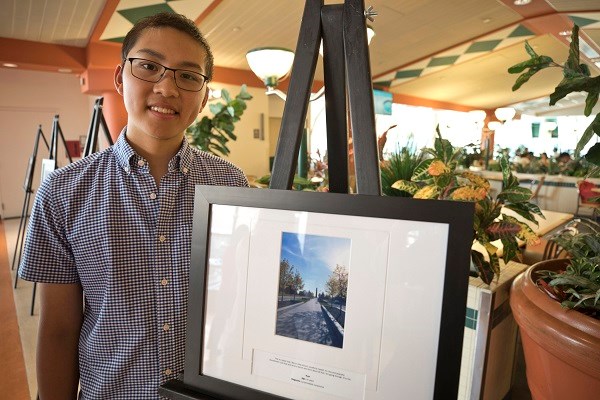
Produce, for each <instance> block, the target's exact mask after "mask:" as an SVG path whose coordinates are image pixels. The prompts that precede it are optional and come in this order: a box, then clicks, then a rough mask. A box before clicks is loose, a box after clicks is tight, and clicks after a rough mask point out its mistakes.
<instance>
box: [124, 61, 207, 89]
mask: <svg viewBox="0 0 600 400" xmlns="http://www.w3.org/2000/svg"><path fill="white" fill-rule="evenodd" d="M126 61H129V62H130V63H131V75H133V76H135V77H136V78H138V79H141V80H143V81H146V82H152V83H156V82H158V81H160V80H161V79H162V77H163V76H164V75H165V72H167V71H173V76H174V77H175V85H177V87H178V88H179V89H183V90H189V91H190V92H199V91H201V90H202V88H203V87H204V84H205V83H206V81H208V77H207V76H206V75H202V74H201V73H199V72H194V71H188V70H185V69H175V68H168V67H165V66H164V65H162V64H159V63H157V62H156V61H150V60H145V59H143V58H133V57H132V58H128V59H126Z"/></svg>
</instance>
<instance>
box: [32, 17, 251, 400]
mask: <svg viewBox="0 0 600 400" xmlns="http://www.w3.org/2000/svg"><path fill="white" fill-rule="evenodd" d="M212 68H213V58H212V54H211V51H210V48H209V46H208V44H207V42H206V40H205V39H204V38H203V37H202V35H201V34H200V32H199V31H198V29H197V28H196V26H195V25H194V23H193V22H192V21H190V20H188V19H186V18H185V17H183V16H180V15H176V14H166V13H164V14H158V15H155V16H152V17H149V18H146V19H144V20H142V21H140V22H139V23H137V24H136V25H135V26H134V27H133V28H132V29H131V31H130V32H129V33H128V34H127V36H126V37H125V40H124V42H123V48H122V62H121V64H119V65H118V66H117V67H116V70H115V76H114V82H115V87H116V89H117V92H119V93H120V94H121V95H122V96H123V99H124V102H125V108H126V109H127V113H128V119H127V126H126V128H125V129H124V130H123V132H122V134H121V135H120V137H119V139H118V140H117V142H116V143H115V145H114V146H113V147H111V148H109V149H107V150H105V151H102V152H99V153H96V154H93V155H91V156H90V157H87V158H85V159H83V160H80V161H78V162H76V163H73V164H70V165H68V166H66V167H64V168H62V169H60V170H57V171H55V172H54V173H52V174H51V175H50V176H49V177H48V178H47V179H46V180H45V181H44V183H43V184H42V185H41V187H40V189H39V191H38V194H37V196H36V199H35V204H34V207H33V212H32V216H31V220H30V224H29V228H28V233H27V241H26V243H25V249H24V253H23V261H22V265H21V276H22V278H23V279H27V280H31V281H36V282H39V283H40V301H41V312H40V323H39V337H38V348H37V377H38V388H39V394H40V398H41V400H52V399H60V400H65V399H74V398H76V396H77V388H78V384H80V386H81V387H80V394H79V395H80V398H83V399H111V400H113V399H156V398H158V394H157V389H158V387H159V385H161V384H162V383H164V382H166V381H167V380H169V379H173V378H175V377H176V376H177V374H178V373H180V372H182V370H183V362H184V342H185V340H184V338H185V329H186V310H187V294H188V288H187V285H188V272H189V267H190V248H191V229H192V213H193V210H192V208H193V196H194V185H196V184H212V185H231V186H247V181H246V179H245V177H244V175H243V173H242V172H241V171H240V170H239V169H238V168H236V167H234V166H233V165H232V164H230V163H228V162H226V161H224V160H222V159H220V158H218V157H215V156H212V155H210V154H207V153H203V152H199V151H197V150H194V149H192V148H190V146H189V145H188V144H187V142H186V140H185V138H184V130H185V129H186V127H187V126H189V125H190V124H191V123H192V122H193V121H194V119H195V118H196V116H197V115H198V113H199V112H200V111H201V110H202V108H203V107H204V105H205V104H206V101H207V98H208V89H207V87H206V86H207V82H208V81H209V80H210V78H211V76H212Z"/></svg>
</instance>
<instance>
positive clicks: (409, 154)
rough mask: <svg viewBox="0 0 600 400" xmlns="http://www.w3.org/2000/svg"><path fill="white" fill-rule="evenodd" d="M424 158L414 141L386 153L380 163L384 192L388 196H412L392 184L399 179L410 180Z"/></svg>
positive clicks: (382, 189)
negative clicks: (413, 143)
mask: <svg viewBox="0 0 600 400" xmlns="http://www.w3.org/2000/svg"><path fill="white" fill-rule="evenodd" d="M423 158H424V156H423V153H421V152H418V151H417V150H416V148H415V146H413V145H412V142H409V143H408V144H407V145H406V146H404V147H402V148H399V149H398V150H396V151H394V152H393V153H391V154H387V155H384V157H383V159H382V161H381V163H380V170H381V191H382V193H383V194H384V195H386V196H399V197H411V195H410V193H408V192H405V191H402V190H398V189H396V188H394V187H393V186H392V185H393V184H394V183H395V182H397V181H399V180H410V178H411V177H412V176H413V173H414V171H415V169H416V168H417V166H419V164H421V162H422V161H423Z"/></svg>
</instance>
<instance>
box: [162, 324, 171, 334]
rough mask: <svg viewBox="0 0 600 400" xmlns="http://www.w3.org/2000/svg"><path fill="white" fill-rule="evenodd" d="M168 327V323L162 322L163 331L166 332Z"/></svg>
mask: <svg viewBox="0 0 600 400" xmlns="http://www.w3.org/2000/svg"><path fill="white" fill-rule="evenodd" d="M169 328H170V326H169V324H164V325H163V331H165V332H166V331H168V330H169Z"/></svg>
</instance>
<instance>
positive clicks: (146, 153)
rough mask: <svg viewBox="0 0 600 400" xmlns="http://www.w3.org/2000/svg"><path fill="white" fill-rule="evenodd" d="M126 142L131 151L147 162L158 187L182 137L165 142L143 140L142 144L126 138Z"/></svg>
mask: <svg viewBox="0 0 600 400" xmlns="http://www.w3.org/2000/svg"><path fill="white" fill-rule="evenodd" d="M127 141H128V142H129V144H130V146H131V147H132V148H133V150H135V152H136V153H137V154H139V155H140V156H142V157H143V158H144V159H145V160H146V161H147V162H148V166H149V168H150V174H151V175H152V176H153V177H154V180H155V181H156V186H157V187H158V186H159V185H160V179H161V178H162V177H163V176H164V175H166V173H167V171H168V169H169V161H171V159H172V158H173V157H174V156H175V154H177V152H178V151H179V149H180V148H181V143H182V141H183V135H181V136H178V137H173V138H170V139H167V140H145V141H143V142H142V143H137V142H136V141H135V140H131V139H129V137H128V138H127Z"/></svg>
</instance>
